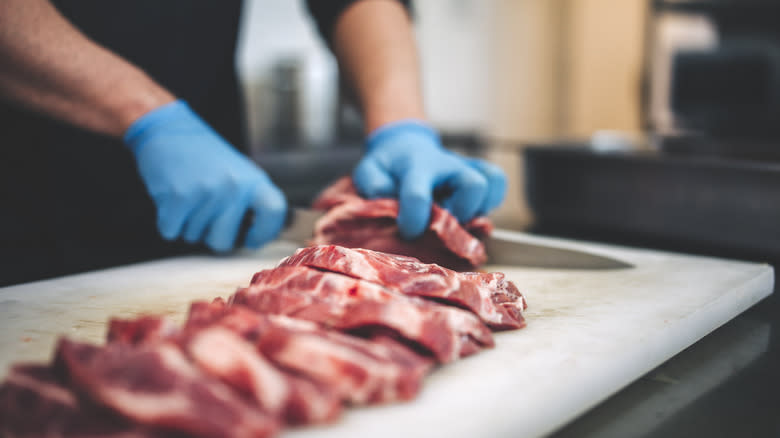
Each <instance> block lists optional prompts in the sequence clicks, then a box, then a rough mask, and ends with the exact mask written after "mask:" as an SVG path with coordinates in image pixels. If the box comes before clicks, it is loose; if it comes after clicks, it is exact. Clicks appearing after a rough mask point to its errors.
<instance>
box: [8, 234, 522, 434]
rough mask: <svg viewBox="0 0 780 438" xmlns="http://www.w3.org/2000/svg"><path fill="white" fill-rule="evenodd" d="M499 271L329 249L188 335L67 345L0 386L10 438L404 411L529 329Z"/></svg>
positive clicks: (136, 329)
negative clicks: (437, 380) (425, 387)
mask: <svg viewBox="0 0 780 438" xmlns="http://www.w3.org/2000/svg"><path fill="white" fill-rule="evenodd" d="M525 306H526V303H525V300H524V298H523V296H522V294H521V293H520V292H518V290H517V288H516V287H515V286H514V284H512V283H511V282H510V281H507V280H506V279H505V278H504V277H503V275H502V274H500V273H491V274H483V273H474V272H472V273H459V272H455V271H451V270H449V269H446V268H442V267H440V266H437V265H432V264H425V263H422V262H420V261H419V260H417V259H414V258H411V257H405V256H397V255H391V254H385V253H380V252H375V251H370V250H365V249H348V248H344V247H339V246H332V245H325V246H316V247H309V248H303V249H300V250H298V251H297V252H296V253H295V254H294V255H292V256H290V257H287V258H285V259H283V260H282V261H281V262H280V263H279V265H278V266H277V267H276V268H274V269H269V270H264V271H260V272H258V273H256V274H255V275H254V277H253V278H252V280H251V282H250V284H249V285H248V286H247V287H244V288H241V289H239V290H238V291H236V292H235V293H234V294H233V295H232V296H230V297H229V298H228V299H227V300H223V299H222V298H217V299H215V300H214V301H212V302H195V303H192V304H191V306H190V310H189V315H188V317H187V319H186V322H185V323H184V324H183V325H182V326H177V325H174V324H172V323H171V322H170V321H169V320H166V319H164V318H161V317H156V316H142V317H139V318H136V319H130V320H123V319H112V320H111V321H110V323H109V328H108V339H107V343H106V344H105V345H103V346H97V345H91V344H86V343H80V342H75V341H72V340H68V339H65V338H63V339H61V340H60V341H59V342H58V344H57V347H56V351H55V354H54V360H53V361H52V363H51V365H49V366H39V365H17V366H15V367H13V368H12V369H11V371H10V373H9V375H8V377H7V379H6V381H5V382H4V384H3V385H2V386H0V436H3V437H5V436H9V437H11V436H13V437H55V436H56V437H76V436H78V437H139V438H140V437H163V436H176V437H184V436H195V437H224V436H231V437H266V436H271V435H274V434H275V433H276V432H277V431H279V430H280V429H281V428H283V427H285V426H294V425H305V424H314V423H324V422H332V421H334V420H336V419H337V418H338V416H339V414H340V413H341V411H342V408H343V407H344V406H355V405H370V404H381V403H390V402H398V401H405V400H410V399H412V398H414V397H415V396H416V395H417V393H418V392H419V391H420V388H421V386H422V382H423V379H424V378H425V376H426V375H427V374H428V373H430V371H431V370H432V369H433V368H434V367H435V366H436V365H437V364H445V363H449V362H452V361H454V360H456V359H458V358H460V357H464V356H468V355H471V354H475V353H477V352H479V351H480V350H482V349H484V348H490V347H492V346H493V337H492V333H491V329H493V330H506V329H517V328H521V327H523V326H524V325H525V322H524V320H523V310H524V308H525Z"/></svg>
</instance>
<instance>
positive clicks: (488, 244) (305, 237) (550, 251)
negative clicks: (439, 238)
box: [278, 207, 633, 269]
mask: <svg viewBox="0 0 780 438" xmlns="http://www.w3.org/2000/svg"><path fill="white" fill-rule="evenodd" d="M323 214H325V212H324V211H321V210H312V209H308V208H300V207H293V208H290V209H288V212H287V217H286V219H285V226H284V229H282V231H281V233H280V234H279V237H278V239H279V240H288V241H291V242H295V243H298V244H301V245H306V244H307V243H308V241H309V240H310V239H311V238H312V236H313V233H314V224H315V223H316V222H317V220H318V219H319V218H321V217H322V215H323ZM482 241H483V242H484V243H485V249H486V250H487V254H488V264H492V265H507V266H524V267H534V268H552V269H555V268H557V269H625V268H631V267H633V266H632V265H630V264H628V263H624V262H622V261H620V260H616V259H613V258H610V257H606V256H601V255H596V254H592V253H589V252H585V251H578V250H573V249H568V248H561V247H555V246H548V245H540V244H534V243H527V242H518V241H516V240H509V239H504V238H501V236H496V235H493V236H490V237H487V238H485V239H483V240H482Z"/></svg>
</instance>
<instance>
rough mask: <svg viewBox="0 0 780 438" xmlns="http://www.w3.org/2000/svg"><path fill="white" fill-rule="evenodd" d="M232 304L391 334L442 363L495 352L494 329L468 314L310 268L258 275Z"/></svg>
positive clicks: (289, 269)
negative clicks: (486, 350)
mask: <svg viewBox="0 0 780 438" xmlns="http://www.w3.org/2000/svg"><path fill="white" fill-rule="evenodd" d="M230 301H231V303H233V304H242V305H246V306H247V307H249V308H251V309H254V310H256V311H258V312H266V313H275V314H282V315H288V316H293V317H295V318H300V319H305V320H309V321H315V322H318V323H321V324H324V325H326V326H329V327H334V328H337V329H340V330H350V331H355V330H358V329H363V330H364V331H365V330H366V329H367V330H368V331H369V332H370V331H371V329H372V328H374V327H378V328H384V329H390V330H392V331H393V332H395V333H397V334H398V335H399V336H400V337H401V338H403V339H405V340H407V341H410V342H412V343H415V344H416V345H419V346H421V347H423V348H425V349H427V350H429V351H430V352H431V353H433V355H434V356H435V357H436V359H437V360H438V361H439V362H441V363H447V362H452V361H453V360H455V359H457V358H458V357H463V356H466V355H468V354H471V353H474V352H476V351H479V350H480V349H482V348H486V347H492V346H493V337H492V334H491V332H490V329H488V328H487V326H485V325H484V324H483V323H482V322H481V321H480V320H479V318H477V317H476V316H474V315H473V314H472V313H470V312H467V311H465V310H462V309H458V308H455V307H451V306H445V305H441V304H437V303H434V302H431V301H425V300H421V299H419V298H416V297H410V296H406V295H403V294H400V293H397V292H394V291H392V290H390V289H388V288H385V287H383V286H381V285H378V284H375V283H371V282H369V281H365V280H360V279H356V278H352V277H349V276H346V275H341V274H336V273H332V272H323V271H319V270H316V269H312V268H309V267H306V266H282V267H278V268H275V269H269V270H265V271H260V272H258V273H257V274H255V276H254V278H253V279H252V284H251V285H250V286H249V287H247V288H243V289H239V290H238V291H237V292H236V293H235V294H234V295H233V296H232V297H231V299H230Z"/></svg>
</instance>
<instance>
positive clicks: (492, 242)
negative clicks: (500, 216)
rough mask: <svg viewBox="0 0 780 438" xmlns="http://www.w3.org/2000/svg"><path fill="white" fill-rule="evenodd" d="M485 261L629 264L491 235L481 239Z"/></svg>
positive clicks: (535, 264)
mask: <svg viewBox="0 0 780 438" xmlns="http://www.w3.org/2000/svg"><path fill="white" fill-rule="evenodd" d="M483 242H484V243H485V249H486V251H487V255H488V261H487V262H488V264H490V265H507V266H523V267H529V268H548V269H596V270H598V269H627V268H632V267H633V265H631V264H629V263H625V262H622V261H620V260H616V259H613V258H611V257H606V256H602V255H597V254H592V253H589V252H585V251H579V250H574V249H568V248H562V247H556V246H549V245H540V244H535V243H528V242H519V241H516V240H508V239H503V238H501V237H500V236H491V237H488V238H486V239H484V240H483Z"/></svg>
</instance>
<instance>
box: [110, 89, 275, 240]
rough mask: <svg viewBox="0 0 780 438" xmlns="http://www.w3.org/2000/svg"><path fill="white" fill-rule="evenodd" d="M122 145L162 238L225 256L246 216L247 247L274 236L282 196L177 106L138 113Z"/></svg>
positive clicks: (185, 109)
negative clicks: (133, 163)
mask: <svg viewBox="0 0 780 438" xmlns="http://www.w3.org/2000/svg"><path fill="white" fill-rule="evenodd" d="M124 140H125V143H127V145H128V146H129V147H130V149H131V150H132V152H133V155H134V156H135V158H136V161H137V164H138V171H139V173H140V174H141V178H142V179H143V181H144V183H145V184H146V188H147V189H148V190H149V194H150V195H151V197H152V199H153V200H154V203H155V204H156V206H157V227H158V229H159V231H160V234H161V235H162V236H163V237H164V238H165V239H168V240H172V239H176V238H178V237H182V238H184V240H186V241H188V242H191V243H195V242H205V243H206V244H207V245H208V246H209V247H211V248H212V249H214V250H216V251H227V250H229V249H231V248H233V246H234V244H235V243H236V242H235V241H236V238H237V235H238V234H239V229H240V227H241V221H242V219H243V217H244V215H245V214H246V213H247V212H253V213H254V214H253V217H254V221H253V223H252V224H251V226H250V228H249V231H248V232H247V235H246V239H245V242H244V244H245V245H246V246H247V247H250V248H258V247H260V246H261V245H263V244H264V243H266V242H268V241H270V240H271V239H273V238H274V237H276V235H277V234H278V233H279V230H280V229H281V227H282V224H283V222H284V217H285V214H286V210H287V201H286V200H285V198H284V195H283V194H282V192H281V191H280V190H279V189H278V188H277V187H276V186H275V185H274V184H273V183H272V182H271V180H270V179H269V178H268V175H266V174H265V172H263V171H262V170H261V169H260V168H259V167H257V166H256V165H255V164H254V163H253V162H252V161H251V160H249V159H248V158H246V157H245V156H243V155H242V154H241V153H239V152H238V151H236V150H235V149H234V148H233V147H232V146H230V145H229V144H228V143H227V142H226V141H225V140H224V139H223V138H222V137H220V136H219V135H218V134H217V133H216V132H215V131H214V130H213V129H212V128H211V127H209V126H208V125H207V124H206V123H205V122H204V121H203V120H202V119H201V118H200V117H198V116H197V115H196V114H195V113H194V112H193V111H192V110H191V109H190V108H189V106H188V105H187V104H186V103H185V102H183V101H176V102H173V103H169V104H167V105H163V106H161V107H159V108H157V109H155V110H153V111H151V112H149V113H147V114H145V115H143V116H142V117H141V118H139V119H138V120H136V121H135V122H134V123H133V124H132V125H131V126H130V128H129V129H128V130H127V132H126V133H125V136H124Z"/></svg>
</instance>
